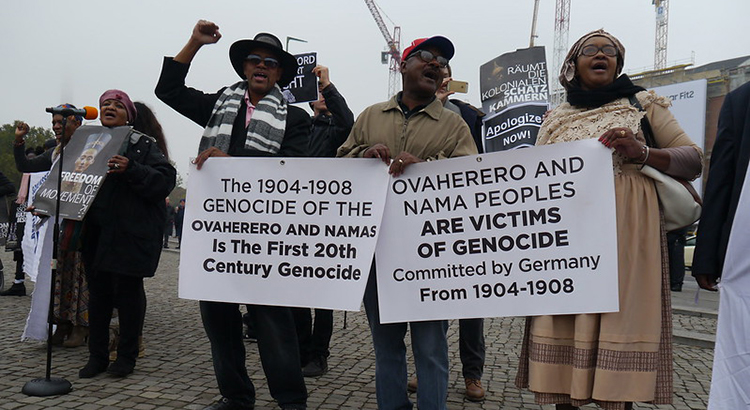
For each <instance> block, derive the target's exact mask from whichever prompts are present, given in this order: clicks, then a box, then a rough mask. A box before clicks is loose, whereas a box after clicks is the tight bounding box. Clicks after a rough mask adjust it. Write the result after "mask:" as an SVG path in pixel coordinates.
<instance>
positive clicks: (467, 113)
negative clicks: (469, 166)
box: [449, 100, 485, 154]
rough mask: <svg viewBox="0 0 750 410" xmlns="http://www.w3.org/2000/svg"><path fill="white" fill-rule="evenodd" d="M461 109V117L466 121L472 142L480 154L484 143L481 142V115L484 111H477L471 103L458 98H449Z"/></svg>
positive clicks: (482, 115)
mask: <svg viewBox="0 0 750 410" xmlns="http://www.w3.org/2000/svg"><path fill="white" fill-rule="evenodd" d="M449 101H450V102H452V103H453V104H454V105H455V106H456V107H458V109H459V110H460V111H461V118H463V119H464V121H466V125H468V126H469V130H471V136H472V137H474V144H476V146H477V150H478V151H479V153H480V154H482V153H483V152H484V144H483V143H482V117H484V115H485V114H484V113H483V112H481V111H479V109H477V108H475V107H474V106H473V105H470V104H466V103H465V102H463V101H460V100H449Z"/></svg>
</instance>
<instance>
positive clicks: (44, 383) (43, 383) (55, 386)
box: [21, 115, 73, 397]
mask: <svg viewBox="0 0 750 410" xmlns="http://www.w3.org/2000/svg"><path fill="white" fill-rule="evenodd" d="M62 117H63V119H62V136H61V137H60V156H59V157H58V158H59V159H58V161H59V164H58V165H59V166H58V167H57V170H58V172H57V199H56V200H55V226H54V228H53V234H54V237H53V238H52V272H51V275H50V292H49V311H48V313H47V373H46V376H45V377H40V378H37V379H33V380H29V381H28V382H26V384H24V385H23V389H21V393H23V394H25V395H27V396H35V397H46V396H60V395H63V394H68V393H70V391H71V390H73V385H72V384H71V383H70V382H69V381H67V380H65V379H63V378H61V377H50V375H51V373H52V322H54V315H55V281H56V279H57V266H58V262H59V261H58V260H57V257H58V241H59V240H60V190H61V189H62V168H63V157H64V155H63V154H64V152H65V145H64V141H65V129H66V126H67V124H68V117H67V116H65V115H63V116H62Z"/></svg>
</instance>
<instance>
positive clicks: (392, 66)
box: [365, 0, 401, 98]
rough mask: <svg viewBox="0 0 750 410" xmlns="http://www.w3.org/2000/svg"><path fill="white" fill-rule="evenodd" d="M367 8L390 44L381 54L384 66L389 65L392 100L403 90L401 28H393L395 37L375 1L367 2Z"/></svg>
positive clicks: (389, 89) (389, 91) (389, 93)
mask: <svg viewBox="0 0 750 410" xmlns="http://www.w3.org/2000/svg"><path fill="white" fill-rule="evenodd" d="M365 4H367V8H368V9H370V13H371V14H372V17H373V18H374V19H375V23H376V24H377V25H378V28H379V29H380V32H381V33H382V34H383V38H385V42H386V43H387V44H388V51H384V52H383V53H382V54H381V61H382V63H383V64H388V70H389V71H390V73H389V75H388V98H391V97H392V96H393V95H395V94H396V93H397V92H399V91H400V90H401V81H400V75H399V71H400V70H399V66H400V64H401V27H399V26H394V27H393V35H391V33H389V32H388V28H387V27H386V25H385V22H384V21H383V17H381V16H380V11H379V10H378V6H377V5H376V4H375V1H374V0H365Z"/></svg>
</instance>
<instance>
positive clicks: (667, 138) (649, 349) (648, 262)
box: [516, 30, 702, 410]
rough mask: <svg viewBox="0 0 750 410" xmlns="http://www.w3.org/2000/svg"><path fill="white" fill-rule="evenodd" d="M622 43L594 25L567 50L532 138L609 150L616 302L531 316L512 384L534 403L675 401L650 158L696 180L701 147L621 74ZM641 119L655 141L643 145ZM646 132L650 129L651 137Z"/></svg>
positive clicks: (660, 103) (661, 236)
mask: <svg viewBox="0 0 750 410" xmlns="http://www.w3.org/2000/svg"><path fill="white" fill-rule="evenodd" d="M624 58H625V48H624V47H623V46H622V44H621V43H620V42H619V41H618V40H617V39H616V38H615V37H614V36H612V35H611V34H609V33H607V32H605V31H604V30H596V31H593V32H591V33H588V34H586V35H584V36H583V37H581V38H580V39H579V40H578V41H577V42H576V43H575V44H574V45H573V47H572V48H571V49H570V52H569V53H568V56H567V57H566V59H565V62H564V65H563V67H562V69H561V72H560V83H561V84H562V85H563V87H565V91H566V98H567V102H565V103H563V104H561V105H560V106H559V107H557V108H555V109H554V110H553V111H552V112H550V114H549V116H548V117H547V118H546V119H545V121H544V123H543V124H542V127H541V129H540V131H539V136H538V140H537V145H546V144H555V143H558V142H566V141H575V140H581V139H589V138H598V139H599V141H600V142H601V143H602V144H604V145H605V146H606V147H609V148H611V149H612V160H613V164H614V167H613V173H614V175H613V177H614V180H615V204H616V215H617V250H618V271H617V273H618V285H619V303H620V311H619V312H615V313H602V314H582V315H560V316H539V317H533V318H530V319H529V320H528V321H527V326H526V333H525V337H524V343H523V348H522V352H521V359H520V364H519V373H518V376H517V378H516V385H517V386H518V387H528V388H529V389H530V390H531V391H533V392H534V393H535V396H536V402H537V403H539V404H556V405H557V409H558V410H561V409H575V408H577V407H578V406H582V405H584V404H587V403H591V402H595V403H597V404H598V405H599V406H600V407H602V408H604V409H631V408H632V406H633V402H635V401H639V402H651V403H655V404H669V403H671V402H672V340H671V338H672V328H671V326H672V319H671V317H672V316H671V308H670V288H669V266H668V262H667V260H668V258H667V257H666V241H665V230H664V223H663V218H662V216H661V210H660V208H659V201H658V198H657V195H656V190H655V188H654V183H653V180H651V179H650V178H648V177H646V176H645V175H643V174H642V173H641V172H640V171H639V169H640V168H641V167H642V166H643V164H647V165H649V166H651V167H653V168H656V169H658V170H659V171H662V172H664V173H666V174H669V175H672V176H677V177H681V178H685V179H694V178H696V177H697V176H699V175H700V173H701V169H702V153H701V151H700V149H699V148H698V147H697V146H696V145H695V144H694V143H693V142H692V141H691V140H690V138H689V137H688V136H687V135H686V134H685V132H684V131H683V130H682V128H680V126H679V124H677V121H676V120H675V119H674V117H673V116H672V114H670V112H669V110H668V107H669V105H670V101H669V100H668V99H666V98H663V97H659V96H657V95H656V94H654V93H653V92H648V91H645V90H644V89H643V88H641V87H639V86H636V85H634V84H633V83H632V82H631V81H630V79H629V78H628V76H627V75H624V74H623V75H620V72H621V71H622V67H623V64H624ZM644 118H645V119H647V122H648V123H649V124H650V126H651V129H652V130H653V131H652V132H650V131H648V127H645V129H646V132H647V133H650V134H651V135H652V137H653V139H654V140H655V143H656V144H655V146H653V147H649V146H647V145H646V141H647V140H646V137H645V135H644V129H642V127H641V126H642V124H645V123H642V119H644ZM649 139H651V137H649Z"/></svg>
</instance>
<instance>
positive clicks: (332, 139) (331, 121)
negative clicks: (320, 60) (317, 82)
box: [309, 84, 354, 157]
mask: <svg viewBox="0 0 750 410" xmlns="http://www.w3.org/2000/svg"><path fill="white" fill-rule="evenodd" d="M321 94H323V98H324V99H325V101H326V107H328V111H330V113H331V115H324V114H321V115H318V116H315V117H313V119H312V128H311V129H310V151H309V153H310V154H309V155H310V156H311V157H335V156H336V150H338V149H339V146H341V144H343V143H344V141H346V137H348V136H349V132H351V130H352V127H353V126H354V114H352V111H351V110H350V109H349V107H348V106H347V105H346V100H345V99H344V97H343V96H342V95H341V94H340V93H339V91H338V90H337V89H336V87H335V86H334V85H333V84H329V85H328V86H327V87H326V88H324V89H323V91H321Z"/></svg>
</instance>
